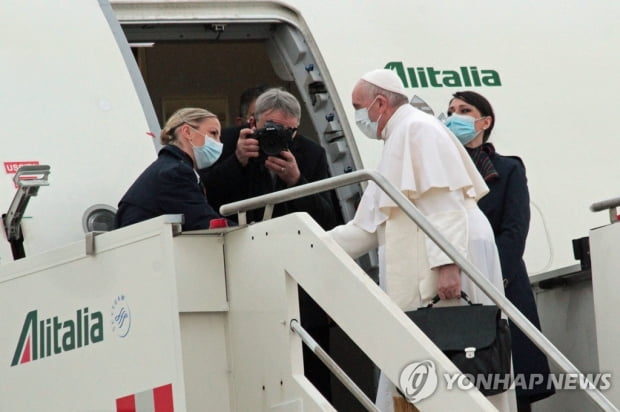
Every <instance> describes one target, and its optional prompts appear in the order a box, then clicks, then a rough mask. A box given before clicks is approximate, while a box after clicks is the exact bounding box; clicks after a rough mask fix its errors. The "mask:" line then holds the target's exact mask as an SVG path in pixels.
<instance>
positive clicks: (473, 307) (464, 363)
mask: <svg viewBox="0 0 620 412" xmlns="http://www.w3.org/2000/svg"><path fill="white" fill-rule="evenodd" d="M461 297H462V298H463V299H465V300H466V301H467V303H468V305H463V306H447V307H434V306H433V305H434V304H435V303H437V302H439V296H435V297H434V298H433V300H432V302H431V303H429V304H428V305H427V306H425V307H422V308H419V309H418V310H414V311H410V312H405V313H406V314H407V316H409V318H410V319H411V320H412V321H413V322H414V323H415V324H416V325H417V326H418V327H419V328H420V329H421V330H422V331H423V332H424V333H425V334H426V335H427V336H428V337H429V338H430V339H431V340H432V341H433V342H434V343H435V345H437V347H438V348H439V349H441V350H442V352H443V353H444V354H445V355H446V356H447V357H448V358H450V360H451V361H452V362H453V363H454V364H455V365H456V367H458V368H459V369H460V371H461V372H462V373H463V374H464V375H466V376H467V377H468V378H469V380H470V381H471V382H472V383H473V384H475V385H476V386H477V387H478V389H479V390H480V392H482V394H483V395H485V396H488V395H495V394H498V393H502V392H505V391H506V390H508V388H509V387H510V384H511V379H512V377H511V371H510V363H511V362H510V360H511V359H510V350H511V348H510V346H511V345H510V328H509V326H508V321H507V320H506V319H502V318H501V316H500V313H501V312H500V310H499V308H498V307H497V306H495V305H482V304H474V303H472V302H471V300H470V299H469V297H468V296H467V294H466V293H465V292H461Z"/></svg>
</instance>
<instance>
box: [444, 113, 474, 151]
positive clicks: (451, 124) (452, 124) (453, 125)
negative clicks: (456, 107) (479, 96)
mask: <svg viewBox="0 0 620 412" xmlns="http://www.w3.org/2000/svg"><path fill="white" fill-rule="evenodd" d="M476 120H480V119H474V118H473V117H471V116H465V115H462V114H456V113H453V114H452V115H451V116H450V117H448V120H446V126H447V127H448V129H450V131H452V133H454V135H455V136H456V137H457V139H459V141H460V142H461V143H462V144H463V145H466V144H467V143H469V142H471V141H472V140H474V139H475V138H476V136H478V134H479V133H480V132H477V131H476V125H475V122H476ZM481 131H482V130H481Z"/></svg>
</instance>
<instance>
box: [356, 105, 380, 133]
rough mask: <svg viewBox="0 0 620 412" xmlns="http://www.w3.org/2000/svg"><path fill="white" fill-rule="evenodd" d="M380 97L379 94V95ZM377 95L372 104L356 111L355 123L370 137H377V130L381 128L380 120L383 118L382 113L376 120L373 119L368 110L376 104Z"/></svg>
mask: <svg viewBox="0 0 620 412" xmlns="http://www.w3.org/2000/svg"><path fill="white" fill-rule="evenodd" d="M377 97H378V96H377ZM377 97H375V99H374V100H373V101H372V103H370V106H368V107H364V108H361V109H357V110H356V111H355V124H357V127H358V128H359V129H360V130H361V131H362V133H364V134H365V135H366V137H368V138H370V139H376V138H377V130H378V129H379V120H380V119H381V116H383V114H381V115H380V116H379V118H378V119H377V120H376V121H374V122H373V121H371V120H370V117H368V110H369V109H370V108H371V107H372V105H373V104H375V101H376V100H377Z"/></svg>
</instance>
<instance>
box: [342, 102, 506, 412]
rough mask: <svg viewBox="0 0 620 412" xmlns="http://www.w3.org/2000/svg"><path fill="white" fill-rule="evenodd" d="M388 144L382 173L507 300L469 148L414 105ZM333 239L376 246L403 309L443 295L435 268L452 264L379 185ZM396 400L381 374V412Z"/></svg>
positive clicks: (466, 282)
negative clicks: (437, 295)
mask: <svg viewBox="0 0 620 412" xmlns="http://www.w3.org/2000/svg"><path fill="white" fill-rule="evenodd" d="M383 138H384V141H385V144H384V148H383V153H382V156H381V161H380V163H379V167H378V171H379V172H380V173H381V174H383V175H384V176H385V177H386V178H387V179H388V181H390V183H392V184H393V185H395V186H396V187H397V188H398V189H400V191H401V192H402V193H403V194H404V195H405V196H407V197H408V198H409V199H410V200H411V201H412V202H413V203H414V204H415V206H416V207H417V208H418V209H419V210H420V211H421V212H422V213H423V214H424V215H425V217H426V218H427V219H429V220H430V221H431V223H432V224H433V225H434V226H435V227H436V228H437V229H438V230H439V231H440V232H441V233H442V234H443V235H444V236H445V237H446V238H447V239H448V241H449V242H450V243H451V244H452V245H453V246H454V247H455V248H456V249H457V251H459V253H461V254H462V255H463V256H465V257H467V258H468V259H469V260H470V261H471V262H472V263H473V264H474V265H475V266H476V267H477V268H478V269H479V270H480V271H481V272H482V273H483V274H484V275H485V276H486V277H487V279H488V280H489V281H491V283H493V285H494V286H495V287H496V288H497V290H498V291H500V292H501V293H502V294H503V290H504V289H503V283H502V282H503V281H502V275H501V266H500V263H499V255H498V253H497V248H496V246H495V240H494V237H493V231H492V229H491V226H490V224H489V222H488V220H487V218H486V217H485V216H484V214H483V213H482V212H481V211H480V209H479V208H478V206H477V203H476V201H477V200H478V199H479V198H480V197H482V196H483V195H485V194H486V193H488V188H487V186H486V184H485V183H484V180H483V179H482V177H481V176H480V174H479V173H478V171H477V169H476V167H475V165H474V164H473V162H472V161H471V158H470V157H469V155H468V154H467V152H466V151H465V149H464V148H463V146H462V145H461V144H460V143H459V142H458V140H456V138H455V137H454V136H453V135H452V134H451V133H450V132H449V131H448V130H447V129H446V128H445V126H444V125H443V124H442V123H441V122H439V121H438V120H437V119H435V118H434V117H432V116H429V115H427V114H425V113H423V112H421V111H419V110H417V109H415V108H414V107H412V106H410V105H403V106H401V107H400V108H399V109H398V110H397V111H396V112H395V113H394V114H393V115H392V117H391V118H390V120H389V121H388V123H387V125H386V127H385V129H384V131H383ZM330 234H331V235H332V237H333V238H334V240H336V242H338V243H339V244H340V245H341V246H342V247H343V248H344V249H345V250H346V251H347V252H348V253H349V254H350V255H351V256H353V257H357V256H359V255H361V254H363V253H366V252H367V251H368V250H370V249H372V248H373V247H377V246H378V248H379V284H380V286H381V288H382V289H383V290H384V291H385V292H386V293H387V294H388V296H390V298H392V300H394V302H395V303H396V304H397V305H398V306H399V307H400V308H401V309H403V310H405V311H407V310H414V309H417V308H419V307H420V306H422V305H423V304H425V303H427V302H428V301H429V300H430V299H432V298H433V297H434V296H435V295H436V294H437V271H436V269H432V268H435V267H437V266H440V265H444V264H448V263H453V262H452V260H451V259H450V258H449V257H448V256H447V255H446V254H445V253H443V251H441V249H440V248H439V247H438V246H437V245H435V244H434V242H433V241H431V240H430V239H429V238H428V237H427V236H426V235H425V234H424V232H422V230H421V229H419V228H418V227H417V225H416V224H415V223H413V222H412V221H411V220H410V219H409V218H408V217H407V216H406V215H405V214H404V213H403V212H402V211H401V210H400V209H398V207H397V206H396V204H395V203H394V202H393V201H392V200H391V199H390V198H389V197H388V196H387V195H386V194H385V193H383V192H382V191H381V189H379V188H378V186H377V185H376V184H374V183H373V182H370V183H369V185H368V187H367V188H366V191H365V192H364V195H363V196H362V200H361V201H360V205H359V207H358V209H357V212H356V214H355V217H354V218H353V220H352V221H351V222H349V223H348V224H346V225H342V226H338V227H336V228H334V229H333V230H331V231H330ZM461 287H462V289H463V290H464V291H465V292H466V293H467V294H468V295H469V296H470V297H471V298H472V300H473V301H475V302H478V303H491V300H490V299H489V298H488V297H487V296H486V295H485V294H484V293H483V292H482V291H481V290H480V289H479V288H478V287H477V286H475V285H474V284H473V282H471V280H470V279H469V278H468V277H467V275H465V274H464V273H462V274H461ZM394 394H395V389H394V386H393V385H392V383H391V382H389V381H388V379H387V378H385V376H384V375H383V374H381V377H380V380H379V388H378V391H377V406H378V407H379V409H381V410H382V411H386V412H387V411H390V412H391V411H393V404H392V396H393V395H394ZM489 400H491V402H492V403H493V404H494V405H495V406H496V407H497V408H498V409H499V410H500V411H511V410H516V406H514V405H515V400H514V392H513V391H508V392H504V393H502V394H499V395H494V396H491V397H489Z"/></svg>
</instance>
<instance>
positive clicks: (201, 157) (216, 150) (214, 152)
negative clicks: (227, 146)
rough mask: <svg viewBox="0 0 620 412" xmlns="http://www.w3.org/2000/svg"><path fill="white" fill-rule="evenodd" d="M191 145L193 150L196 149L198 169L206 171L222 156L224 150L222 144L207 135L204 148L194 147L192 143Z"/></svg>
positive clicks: (195, 155) (195, 156)
mask: <svg viewBox="0 0 620 412" xmlns="http://www.w3.org/2000/svg"><path fill="white" fill-rule="evenodd" d="M192 129H193V128H192ZM194 130H196V129H194ZM196 131H197V130H196ZM190 143H191V145H192V149H194V159H196V168H198V169H204V168H205V167H209V166H211V165H213V163H215V162H216V161H217V159H219V158H220V156H221V155H222V149H223V148H224V145H223V144H222V143H221V142H218V141H216V140H215V139H213V138H212V137H211V136H209V135H208V134H207V135H205V144H203V145H202V146H194V144H193V143H192V142H190Z"/></svg>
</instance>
